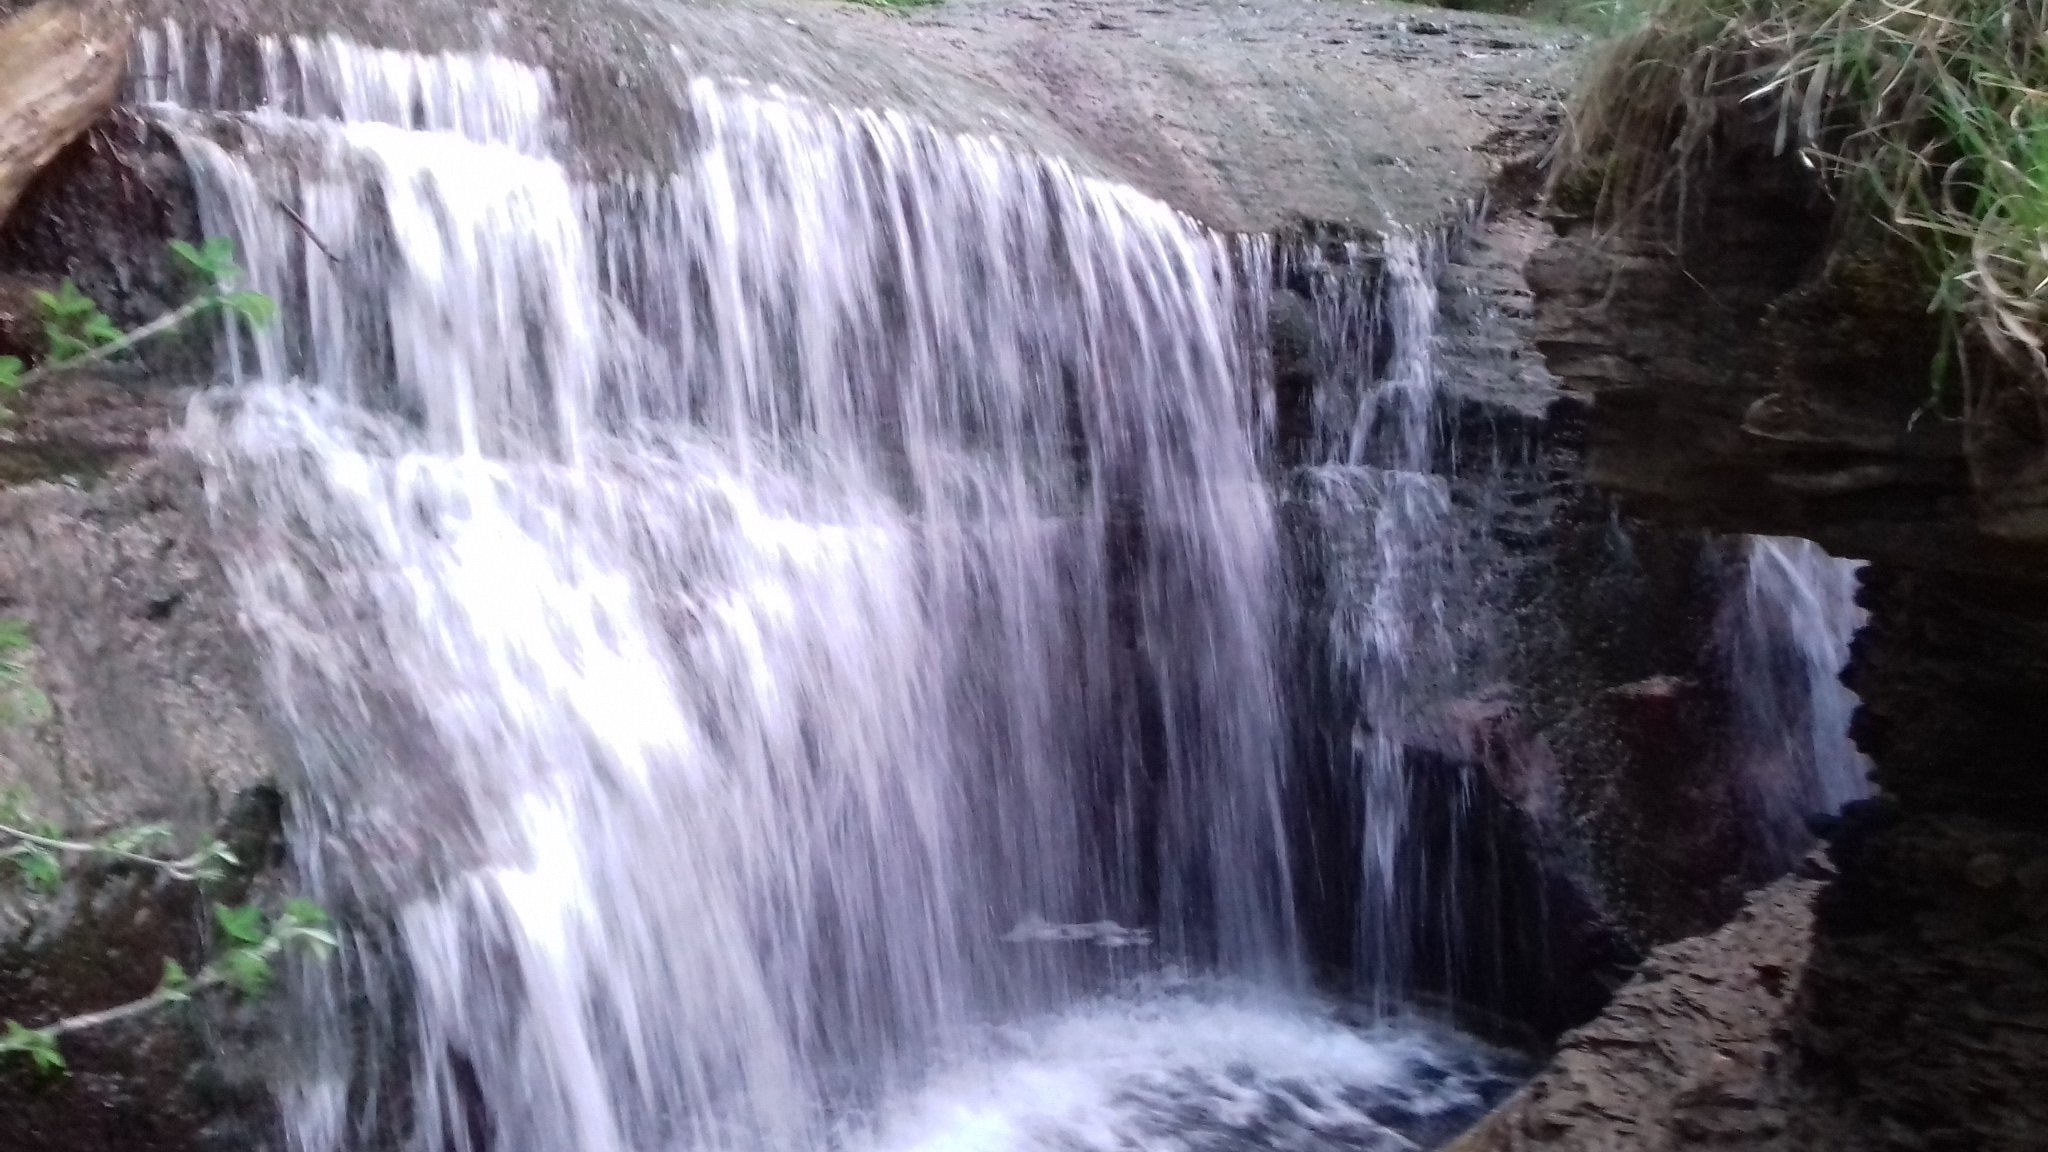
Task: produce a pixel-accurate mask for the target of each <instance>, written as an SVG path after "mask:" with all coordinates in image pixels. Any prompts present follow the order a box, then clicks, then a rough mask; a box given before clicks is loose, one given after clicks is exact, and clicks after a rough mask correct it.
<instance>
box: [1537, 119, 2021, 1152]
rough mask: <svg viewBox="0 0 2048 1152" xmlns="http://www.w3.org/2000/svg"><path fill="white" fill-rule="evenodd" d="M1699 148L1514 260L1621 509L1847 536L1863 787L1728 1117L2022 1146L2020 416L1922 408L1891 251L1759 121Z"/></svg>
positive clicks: (1918, 326)
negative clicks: (1750, 1103) (1677, 192)
mask: <svg viewBox="0 0 2048 1152" xmlns="http://www.w3.org/2000/svg"><path fill="white" fill-rule="evenodd" d="M1714 156H1715V166H1714V168H1713V170H1712V171H1711V172H1710V173H1708V174H1707V175H1706V176H1705V177H1703V178H1701V179H1696V180H1694V181H1692V182H1691V184H1690V187H1689V191H1688V198H1689V202H1690V204H1691V205H1692V209H1693V212H1694V213H1695V214H1694V215H1692V216H1690V217H1688V218H1687V219H1686V220H1685V221H1683V224H1684V228H1683V230H1682V231H1675V230H1674V228H1673V227H1672V224H1671V221H1669V220H1666V219H1652V218H1644V219H1642V220H1639V221H1637V222H1635V224H1634V225H1633V226H1632V227H1629V228H1625V229H1622V230H1620V231H1600V230H1595V229H1593V228H1591V227H1590V226H1589V225H1588V224H1587V223H1586V222H1585V221H1584V220H1582V219H1579V218H1576V217H1575V216H1573V215H1572V212H1571V209H1572V207H1573V204H1572V196H1571V190H1570V189H1569V188H1568V189H1566V194H1565V196H1564V197H1563V198H1562V199H1561V200H1560V202H1559V204H1558V205H1557V206H1556V209H1557V217H1556V219H1555V221H1554V223H1555V224H1556V227H1557V229H1558V236H1557V239H1556V240H1555V242H1554V243H1552V244H1551V245H1550V246H1549V247H1548V248H1547V249H1545V250H1544V251H1543V252H1542V253H1540V254H1539V255H1538V256H1536V257H1535V258H1534V259H1532V261H1531V264H1530V280H1531V283H1532V285H1533V287H1534V288H1535V293H1536V301H1537V316H1538V322H1537V323H1538V328H1537V333H1536V336H1537V339H1538V341H1539V343H1540V345H1541V347H1542V348H1543V350H1544V352H1545V353H1546V355H1547V357H1548V360H1549V363H1550V366H1551V368H1552V370H1553V371H1554V372H1555V373H1556V374H1557V375H1558V376H1559V378H1560V381H1561V383H1562V384H1563V386H1564V387H1566V388H1567V389H1569V390H1572V391H1574V392H1577V393H1579V394H1582V395H1585V396H1587V397H1589V398H1590V399H1591V402H1592V403H1591V410H1590V417H1589V423H1588V429H1589V431H1588V435H1587V441H1588V451H1587V470H1588V474H1589V476H1590V478H1591V479H1592V480H1593V481H1594V482H1595V483H1597V484H1599V485H1600V486H1601V487H1603V488H1605V489H1606V490H1608V491H1611V492H1613V493H1615V494H1616V495H1617V496H1618V497H1619V498H1620V501H1621V505H1622V507H1623V508H1624V509H1625V510H1627V511H1629V512H1630V513H1632V514H1635V515H1641V516H1646V517H1650V518H1654V519H1657V520H1660V521H1662V522H1665V523H1670V524H1675V525H1682V526H1689V527H1705V528H1711V529H1718V530H1722V531H1731V532H1757V533H1770V534H1785V535H1800V536H1805V537H1808V538H1810V539H1813V540H1815V541H1817V542H1818V543H1820V544H1821V545H1822V546H1823V547H1825V548H1827V549H1828V550H1829V551H1831V552H1833V553H1834V554H1836V555H1839V556H1847V557H1855V558H1859V559H1866V560H1869V561H1870V562H1871V564H1870V567H1869V568H1868V569H1866V570H1865V572H1864V574H1863V579H1862V590H1861V593H1860V597H1859V602H1860V604H1861V605H1862V606H1863V607H1864V608H1866V609H1868V610H1869V612H1870V613H1871V619H1870V622H1869V624H1868V625H1867V626H1866V628H1865V629H1864V631H1863V633H1862V635H1861V636H1860V637H1859V638H1858V640H1857V642H1856V644H1855V646H1854V648H1853V653H1852V659H1851V664H1850V667H1849V670H1848V671H1847V673H1846V676H1845V678H1846V680H1847V682H1848V684H1849V686H1850V687H1851V688H1853V689H1854V690H1855V691H1856V692H1857V693H1858V694H1859V696H1860V697H1861V698H1862V701H1863V704H1862V707H1861V708H1860V709H1859V711H1858V714H1857V716H1856V719H1855V721H1854V725H1853V729H1852V732H1853V735H1854V736H1855V738H1856V740H1857V742H1858V744H1859V746H1860V747H1861V749H1862V750H1863V751H1864V752H1866V753H1867V754H1869V755H1870V756H1871V757H1872V758H1873V760H1874V762H1875V765H1876V768H1875V780H1876V782H1877V784H1878V785H1879V786H1880V788H1881V789H1882V790H1883V793H1884V800H1883V802H1882V803H1879V804H1871V805H1864V806H1860V807H1859V808H1858V809H1857V810H1856V811H1855V812H1854V814H1853V815H1852V817H1851V818H1849V819H1847V820H1845V821H1844V823H1843V826H1842V827H1840V828H1838V829H1835V831H1834V834H1835V836H1836V842H1837V849H1836V856H1835V858H1836V862H1837V864H1838V866H1839V867H1840V869H1841V878H1840V880H1839V881H1838V882H1837V883H1835V884H1834V885H1832V886H1830V887H1829V889H1828V890H1827V892H1826V893H1825V894H1824V895H1823V897H1822V898H1821V900H1820V902H1819V905H1818V911H1817V915H1816V920H1815V929H1814V939H1813V954H1812V959H1811V962H1810V967H1809V972H1808V977H1807V980H1806V982H1805V985H1804V987H1803V990H1802V993H1801V995H1800V997H1799V999H1798V1002H1797V1005H1796V1008H1795V1010H1794V1013H1793V1015H1792V1016H1791V1018H1790V1019H1789V1021H1788V1025H1787V1029H1788V1038H1787V1042H1786V1056H1787V1058H1786V1064H1785V1071H1786V1075H1787V1077H1788V1079H1787V1081H1786V1083H1785V1085H1784V1086H1783V1088H1782V1091H1783V1092H1784V1093H1785V1094H1786V1096H1787V1097H1788V1098H1791V1099H1796V1105H1795V1106H1793V1108H1792V1117H1791V1121H1790V1122H1789V1123H1788V1124H1787V1125H1786V1126H1785V1128H1784V1131H1783V1132H1782V1133H1766V1132H1761V1131H1759V1132H1741V1133H1736V1134H1734V1135H1731V1137H1730V1139H1729V1141H1728V1144H1729V1146H1733V1147H1745V1148H1752V1147H1753V1148H1763V1147H1771V1148H1780V1147H1782V1148H1793V1149H1816V1150H1817V1149H1823V1148H1827V1149H1834V1148H1857V1149H1883V1150H1892V1149H1899V1150H1905V1149H1913V1150H1921V1149H1956V1150H1959V1152H1960V1150H1963V1149H1972V1150H1980V1149H1981V1150H1989V1152H2006V1150H2012V1152H2018V1150H2020V1149H2034V1148H2039V1147H2041V1146H2042V1144H2043V1141H2044V1140H2048V1101H2044V1099H2043V1097H2042V1096H2041V1094H2040V1092H2039V1091H2038V1087H2037V1086H2038V1085H2039V1084H2041V1083H2044V1082H2048V1043H2044V1039H2048V1032H2044V1031H2043V1029H2042V1021H2043V1020H2044V1019H2048V1016H2044V1015H2043V1012H2044V1006H2048V924H2044V922H2043V917H2042V907H2041V898H2040V896H2039V891H2040V886H2041V885H2040V881H2041V877H2042V875H2043V872H2044V869H2048V835H2044V834H2048V773H2044V772H2043V771H2042V767H2041V766H2042V762H2043V761H2042V757H2041V755H2040V750H2039V746H2040V741H2039V735H2038V732H2037V731H2035V728H2036V725H2035V724H2034V723H2033V721H2034V718H2035V715H2036V714H2037V712H2038V710H2039V707H2040V704H2041V702H2042V701H2044V700H2048V609H2044V607H2043V605H2048V539H2044V536H2043V534H2042V533H2040V532H2037V531H2034V530H2033V529H2031V528H2030V527H2029V525H2030V524H2031V523H2032V522H2031V521H2030V520H2029V519H2028V513H2027V512H2026V509H2027V508H2028V507H2030V506H2031V504H2030V501H2032V500H2033V496H2032V495H2030V493H2032V492H2033V489H2032V488H2031V487H2030V486H2029V482H2028V480H2027V477H2028V476H2029V475H2030V472H2029V465H2028V464H2027V461H2028V460H2030V459H2034V458H2035V457H2036V456H2037V455H2038V453H2039V443H2038V436H2039V431H2038V430H2037V429H2036V430H2031V431H2030V430H2029V429H2028V428H2026V427H2025V426H2024V422H2023V421H2014V420H2011V419H2008V417H2009V416H2010V413H2007V412H2003V411H2000V410H1996V409H1995V408H1994V409H1993V410H1990V411H1980V412H1979V413H1978V414H1977V416H1978V418H1977V419H1976V420H1974V421H1972V422H1971V423H1968V424H1962V423H1958V422H1956V421H1954V420H1951V419H1945V418H1943V417H1942V416H1941V415H1940V413H1939V408H1938V406H1937V407H1936V410H1935V411H1933V412H1931V413H1930V412H1927V411H1924V410H1925V409H1926V408H1927V405H1928V399H1929V383H1930V373H1929V367H1930V365H1931V363H1932V359H1933V354H1934V350H1935V349H1936V348H1937V347H1938V346H1939V338H1940V334H1939V331H1938V329H1937V326H1936V325H1937V321H1936V320H1935V319H1934V318H1932V317H1930V316H1929V315H1928V314H1927V311H1926V308H1925V296H1924V295H1923V294H1922V292H1923V289H1922V286H1921V281H1920V280H1919V279H1918V277H1917V276H1916V275H1915V274H1914V270H1913V267H1912V266H1911V265H1910V264H1908V263H1905V262H1904V260H1903V258H1902V256H1901V254H1900V253H1899V252H1897V251H1896V250H1894V249H1892V248H1891V247H1890V246H1889V245H1888V244H1887V243H1885V242H1883V241H1882V240H1881V239H1871V238H1868V237H1857V236H1854V235H1853V234H1849V233H1845V232H1844V231H1843V230H1841V229H1838V228H1835V227H1833V225H1832V222H1831V221H1832V208H1831V206H1830V205H1829V204H1828V203H1827V202H1826V201H1825V200H1824V198H1823V197H1822V196H1821V195H1820V189H1818V187H1817V186H1816V185H1815V184H1814V183H1813V177H1812V175H1811V173H1810V172H1808V171H1807V170H1806V169H1804V168H1803V167H1802V166H1800V165H1799V164H1797V163H1796V162H1794V161H1792V160H1790V159H1788V158H1781V157H1778V156H1776V155H1775V154H1774V153H1773V150H1772V148H1771V143H1770V132H1769V127H1768V125H1764V124H1759V123H1756V122H1753V121H1751V120H1749V119H1746V118H1745V117H1744V116H1742V115H1740V114H1734V113H1731V114H1730V115H1728V116H1726V117H1725V118H1724V120H1723V122H1722V123H1721V126H1720V127H1719V129H1718V137H1717V139H1716V141H1715V144H1714ZM1993 371H1995V369H1994V370H1993ZM1916 414H1918V418H1917V419H1916ZM2030 1085H2031V1086H2036V1087H2029V1086H2030ZM1659 1138H1660V1139H1666V1138H1668V1139H1677V1138H1678V1137H1677V1135H1676V1134H1675V1133H1667V1134H1666V1135H1664V1136H1660V1137H1659ZM1528 1140H1529V1141H1531V1142H1529V1143H1526V1144H1524V1145H1520V1146H1527V1147H1554V1148H1576V1147H1580V1146H1581V1145H1579V1144H1574V1143H1572V1142H1570V1141H1569V1140H1568V1139H1566V1138H1565V1137H1564V1136H1562V1135H1559V1136H1556V1137H1555V1138H1552V1137H1547V1136H1546V1137H1541V1138H1540V1139H1539V1137H1538V1135H1537V1134H1528ZM1645 1146H1649V1147H1662V1146H1666V1145H1663V1144H1657V1143H1649V1144H1646V1145H1645Z"/></svg>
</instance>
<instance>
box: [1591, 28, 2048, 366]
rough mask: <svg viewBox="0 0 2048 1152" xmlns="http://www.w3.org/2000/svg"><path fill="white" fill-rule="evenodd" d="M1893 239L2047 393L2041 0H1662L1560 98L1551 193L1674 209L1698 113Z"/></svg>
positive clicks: (1712, 134)
mask: <svg viewBox="0 0 2048 1152" xmlns="http://www.w3.org/2000/svg"><path fill="white" fill-rule="evenodd" d="M1758 115H1761V116H1764V117H1766V118H1767V119H1766V121H1765V123H1766V124H1767V125H1768V124H1772V123H1774V126H1775V141H1774V142H1775V145H1776V147H1777V149H1778V150H1779V151H1780V152H1781V153H1783V154H1786V155H1791V156H1797V157H1798V158H1799V159H1800V160H1801V161H1803V162H1804V163H1806V164H1808V165H1810V166H1812V167H1813V168H1814V169H1815V170H1817V171H1818V172H1819V173H1821V174H1822V175H1823V176H1824V177H1825V178H1826V180H1827V185H1828V187H1829V188H1830V190H1831V191H1833V192H1834V193H1835V194H1836V196H1837V198H1838V202H1839V203H1840V204H1842V205H1843V206H1844V207H1845V208H1847V209H1848V210H1850V211H1854V212H1858V213H1864V214H1868V215H1871V216H1874V217H1875V218H1877V219H1879V220H1881V221H1882V222H1883V223H1885V224H1886V225H1888V226H1890V227H1891V228H1893V229H1896V230H1897V231H1899V232H1900V233H1901V234H1903V235H1905V236H1907V237H1909V238H1911V239H1912V240H1913V241H1914V242H1915V243H1916V245H1917V246H1918V248H1919V250H1920V251H1922V252H1924V253H1925V254H1926V255H1927V257H1928V260H1929V266H1930V272H1931V278H1932V280H1933V282H1934V285H1935V287H1934V288H1933V291H1932V300H1931V304H1932V307H1933V308H1934V310H1936V311H1937V312H1939V313H1940V314H1942V315H1943V316H1945V317H1947V318H1948V319H1950V320H1951V321H1953V324H1954V326H1953V331H1954V332H1955V333H1956V334H1958V335H1962V334H1965V333H1967V334H1971V335H1974V336H1975V337H1977V338H1978V339H1977V340H1976V341H1960V342H1958V345H1957V346H1961V345H1963V344H1975V345H1977V346H1981V347H1982V348H1984V349H1988V350H1989V351H1991V352H1992V353H1994V354H1996V355H1997V356H1998V357H2000V358H2001V359H2002V360H2004V361H2006V362H2007V363H2008V364H2009V365H2011V366H2012V367H2013V368H2015V369H2016V370H2018V372H2019V373H2020V374H2021V375H2022V376H2023V377H2024V378H2026V379H2028V380H2029V381H2031V382H2032V384H2033V386H2034V388H2035V389H2036V391H2037V395H2039V396H2042V397H2044V398H2048V355H2044V338H2048V0H1661V2H1660V3H1658V4H1657V6H1656V7H1655V9H1654V10H1652V11H1651V12H1650V14H1649V15H1648V17H1647V19H1646V20H1645V21H1644V22H1643V23H1641V24H1640V25H1639V26H1638V27H1636V28H1635V29H1634V30H1633V31H1630V32H1627V33H1625V34H1623V35H1621V36H1620V37H1619V38H1617V39H1615V40H1613V41H1612V42H1610V43H1609V44H1608V45H1607V46H1606V48H1605V49H1604V50H1603V52H1602V54H1601V55H1600V57H1599V58H1598V59H1597V60H1596V61H1595V62H1594V63H1593V65H1592V67H1591V69H1590V70H1589V72H1588V74H1587V77H1586V80H1585V83H1584V84H1583V86H1582V88H1581V90H1580V92H1579V93H1578V95H1577V96H1576V97H1575V99H1574V101H1573V105H1572V110H1571V116H1570V119H1569V127H1568V131H1567V132H1566V133H1565V135H1564V137H1563V138H1562V139H1561V140H1560V142H1559V146H1558V150H1557V153H1556V155H1555V156H1554V158H1553V164H1552V168H1551V171H1552V180H1553V192H1556V193H1561V194H1566V195H1574V194H1575V195H1578V196H1581V197H1583V198H1585V199H1586V200H1587V201H1588V202H1589V203H1590V205H1591V208H1592V211H1593V213H1594V215H1595V217H1596V218H1597V219H1599V220H1601V221H1603V222H1606V223H1610V224H1612V223H1619V222H1622V221H1625V220H1627V219H1629V218H1630V217H1631V216H1634V215H1637V214H1640V213H1643V212H1646V211H1660V212H1667V211H1674V210H1675V211H1676V212H1677V213H1678V217H1677V218H1678V219H1683V218H1684V210H1685V197H1686V192H1687V189H1688V188H1689V187H1690V186H1691V185H1692V184H1693V182H1694V179H1695V178H1696V177H1698V176H1700V175H1702V174H1703V173H1704V172H1705V171H1706V169H1707V167H1708V166H1709V165H1710V164H1712V162H1713V147H1714V145H1715V142H1716V140H1717V138H1718V135H1717V131H1716V129H1717V127H1718V126H1719V125H1721V124H1722V122H1723V121H1724V120H1725V119H1726V118H1728V117H1731V116H1741V117H1745V118H1748V117H1753V116H1758Z"/></svg>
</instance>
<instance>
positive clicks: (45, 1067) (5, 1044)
mask: <svg viewBox="0 0 2048 1152" xmlns="http://www.w3.org/2000/svg"><path fill="white" fill-rule="evenodd" d="M10 1052H13V1053H18V1054H20V1055H23V1056H27V1057H28V1058H29V1059H30V1060H32V1061H34V1062H35V1066H36V1069H37V1071H40V1072H62V1071H63V1070H64V1054H63V1053H62V1052H59V1051H57V1038H56V1037H55V1036H53V1035H51V1034H50V1032H49V1031H48V1030H47V1029H43V1028H24V1027H22V1026H21V1025H20V1023H18V1022H16V1021H13V1020H9V1021H8V1022H7V1031H6V1032H5V1033H4V1034H0V1055H4V1054H6V1053H10Z"/></svg>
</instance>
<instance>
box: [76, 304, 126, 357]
mask: <svg viewBox="0 0 2048 1152" xmlns="http://www.w3.org/2000/svg"><path fill="white" fill-rule="evenodd" d="M78 334H79V339H81V340H83V341H85V343H87V344H90V345H92V346H93V347H95V348H103V347H105V346H106V345H108V344H112V343H113V342H114V341H116V340H119V339H120V338H121V330H120V329H119V328H116V327H114V322H113V321H112V320H109V319H107V317H106V314H105V313H101V312H94V313H93V314H92V315H91V316H88V317H86V319H85V322H84V323H83V324H80V325H79V328H78Z"/></svg>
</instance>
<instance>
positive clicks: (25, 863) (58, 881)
mask: <svg viewBox="0 0 2048 1152" xmlns="http://www.w3.org/2000/svg"><path fill="white" fill-rule="evenodd" d="M14 866H15V867H16V868H19V869H20V870H21V878H22V880H24V881H25V882H27V884H28V886H29V887H30V888H32V889H34V890H35V891H37V892H55V891H56V890H57V889H58V888H60V887H62V886H63V884H64V864H63V862H62V861H60V860H58V859H57V854H56V853H55V852H52V851H50V850H49V849H48V848H45V847H43V846H42V845H40V844H24V845H22V846H21V850H20V853H19V855H16V856H15V857H14Z"/></svg>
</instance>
